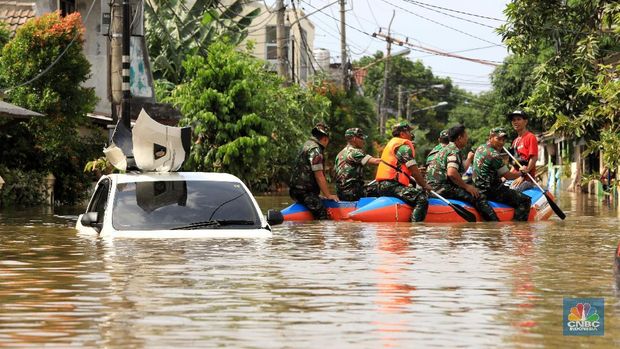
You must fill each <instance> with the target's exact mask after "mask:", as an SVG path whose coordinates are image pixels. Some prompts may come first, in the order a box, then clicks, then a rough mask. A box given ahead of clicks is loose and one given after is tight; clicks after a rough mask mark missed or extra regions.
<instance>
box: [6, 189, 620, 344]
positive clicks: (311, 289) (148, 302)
mask: <svg viewBox="0 0 620 349" xmlns="http://www.w3.org/2000/svg"><path fill="white" fill-rule="evenodd" d="M561 199H562V201H561V202H560V205H561V207H562V208H563V210H564V211H565V212H566V214H567V216H568V218H567V219H566V221H560V220H559V219H558V218H557V217H553V218H552V220H550V221H547V222H536V223H519V224H513V223H476V224H472V223H467V224H459V225H417V224H403V223H401V224H394V223H391V224H367V223H366V224H365V223H348V222H312V223H303V224H299V223H298V224H291V223H286V224H284V225H281V226H277V227H275V229H274V235H273V238H271V239H263V240H122V239H117V240H111V241H109V240H101V239H95V238H85V237H81V236H77V235H76V231H75V230H74V229H73V228H72V227H73V224H74V220H75V218H76V217H75V215H76V212H77V210H75V209H74V210H73V211H71V210H69V212H62V213H58V212H57V213H56V215H53V214H51V213H49V212H46V211H44V210H43V211H42V210H40V209H35V210H28V211H17V212H15V211H6V210H5V211H0V347H9V348H13V347H20V348H22V347H26V348H40V347H43V346H45V347H52V348H53V347H58V348H123V349H124V348H171V347H178V348H206V347H226V348H321V347H323V348H412V347H414V346H415V347H425V348H432V347H445V348H457V347H474V348H567V347H571V348H573V347H580V348H590V347H591V348H595V347H596V348H613V347H619V346H620V317H619V315H620V302H619V301H618V297H619V295H618V292H619V291H618V288H617V286H616V283H617V280H616V278H615V275H614V266H613V261H614V258H613V257H614V252H615V248H616V246H617V244H618V241H619V240H620V233H619V231H620V222H619V220H618V215H619V211H618V209H617V208H616V207H615V206H614V205H611V206H610V205H606V204H603V203H601V201H600V199H599V198H597V197H595V196H585V195H574V194H569V193H562V195H561ZM259 202H260V203H261V207H262V208H263V210H266V209H267V208H270V207H275V208H282V207H284V206H285V205H286V204H287V203H288V202H289V199H288V198H287V197H264V198H259ZM65 211H66V210H65ZM62 214H66V215H62ZM572 297H587V298H604V300H605V307H604V312H605V321H604V328H605V334H604V336H601V337H594V336H589V337H575V336H563V334H562V323H563V318H562V302H563V298H572ZM599 313H600V311H599Z"/></svg>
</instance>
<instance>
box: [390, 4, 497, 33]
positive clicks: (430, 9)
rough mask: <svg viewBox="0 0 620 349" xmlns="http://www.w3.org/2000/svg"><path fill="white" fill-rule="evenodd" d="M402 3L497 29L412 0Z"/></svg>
mask: <svg viewBox="0 0 620 349" xmlns="http://www.w3.org/2000/svg"><path fill="white" fill-rule="evenodd" d="M402 1H404V2H407V3H410V4H412V5H414V6H418V7H421V8H423V9H426V10H429V11H433V12H437V13H440V14H442V15H444V16H448V17H452V18H456V19H460V20H462V21H465V22H469V23H473V24H477V25H480V26H483V27H487V28H491V29H497V28H496V27H494V26H491V25H488V24H484V23H480V22H476V21H473V20H471V19H467V18H463V17H459V16H455V15H452V14H449V13H445V12H443V11H440V10H435V9H434V8H432V7H428V6H426V5H422V4H421V3H418V2H417V1H410V0H402Z"/></svg>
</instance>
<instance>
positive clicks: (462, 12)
mask: <svg viewBox="0 0 620 349" xmlns="http://www.w3.org/2000/svg"><path fill="white" fill-rule="evenodd" d="M403 1H407V2H411V3H417V4H420V5H424V6H429V7H434V8H438V9H441V10H446V11H450V12H455V13H460V14H462V15H466V16H472V17H478V18H483V19H490V20H492V21H498V22H506V21H505V20H503V19H499V18H494V17H488V16H483V15H479V14H475V13H470V12H465V11H459V10H454V9H451V8H447V7H441V6H437V5H431V4H427V3H424V2H420V1H413V0H403Z"/></svg>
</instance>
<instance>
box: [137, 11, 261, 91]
mask: <svg viewBox="0 0 620 349" xmlns="http://www.w3.org/2000/svg"><path fill="white" fill-rule="evenodd" d="M244 3H245V0H236V1H233V2H232V3H231V4H230V5H224V4H222V3H221V1H220V0H205V1H188V0H147V1H146V2H145V13H146V38H147V45H148V50H149V54H150V56H151V57H154V58H153V75H154V76H155V78H156V79H163V80H167V81H168V82H170V83H172V84H178V83H179V82H181V81H182V80H183V78H184V76H185V70H184V68H183V61H184V60H185V57H186V56H190V55H194V54H197V55H203V56H207V55H208V54H209V49H208V48H209V45H211V44H212V43H213V42H214V41H216V40H218V39H219V38H222V37H226V38H227V40H229V42H230V43H232V44H238V43H240V42H241V41H242V40H243V39H244V38H245V37H246V36H247V30H246V28H247V27H248V26H249V25H250V24H251V23H252V20H253V19H254V18H255V17H256V16H257V15H258V14H259V13H260V9H259V8H257V9H254V10H252V11H249V12H248V13H247V14H243V15H242V13H243V8H244ZM162 83H164V84H165V82H159V84H162ZM164 87H165V86H160V90H161V88H164ZM168 90H170V86H169V85H168Z"/></svg>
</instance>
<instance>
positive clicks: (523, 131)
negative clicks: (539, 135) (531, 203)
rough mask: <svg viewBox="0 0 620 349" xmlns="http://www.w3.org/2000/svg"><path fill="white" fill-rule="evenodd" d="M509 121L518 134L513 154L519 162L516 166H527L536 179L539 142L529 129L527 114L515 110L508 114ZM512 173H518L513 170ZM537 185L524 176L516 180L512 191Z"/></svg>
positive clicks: (513, 143)
mask: <svg viewBox="0 0 620 349" xmlns="http://www.w3.org/2000/svg"><path fill="white" fill-rule="evenodd" d="M508 119H509V120H510V123H511V124H512V128H514V130H515V131H516V132H517V136H518V137H517V138H515V140H514V141H513V142H512V147H511V148H512V149H511V150H512V153H513V154H514V156H515V158H517V160H519V163H518V164H515V166H517V167H520V166H527V172H528V173H529V174H530V176H532V178H536V161H537V160H538V140H537V139H536V136H534V134H533V133H532V132H530V131H528V129H527V119H528V118H527V114H526V113H525V112H523V111H521V110H515V111H513V112H512V113H510V114H508ZM512 172H517V171H516V170H513V171H512ZM534 186H535V184H534V183H533V182H532V180H531V179H530V178H529V177H528V176H526V175H524V176H522V177H519V178H517V179H515V180H514V181H513V182H512V184H511V185H510V188H511V189H514V190H516V191H524V190H525V189H529V188H533V187H534Z"/></svg>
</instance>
